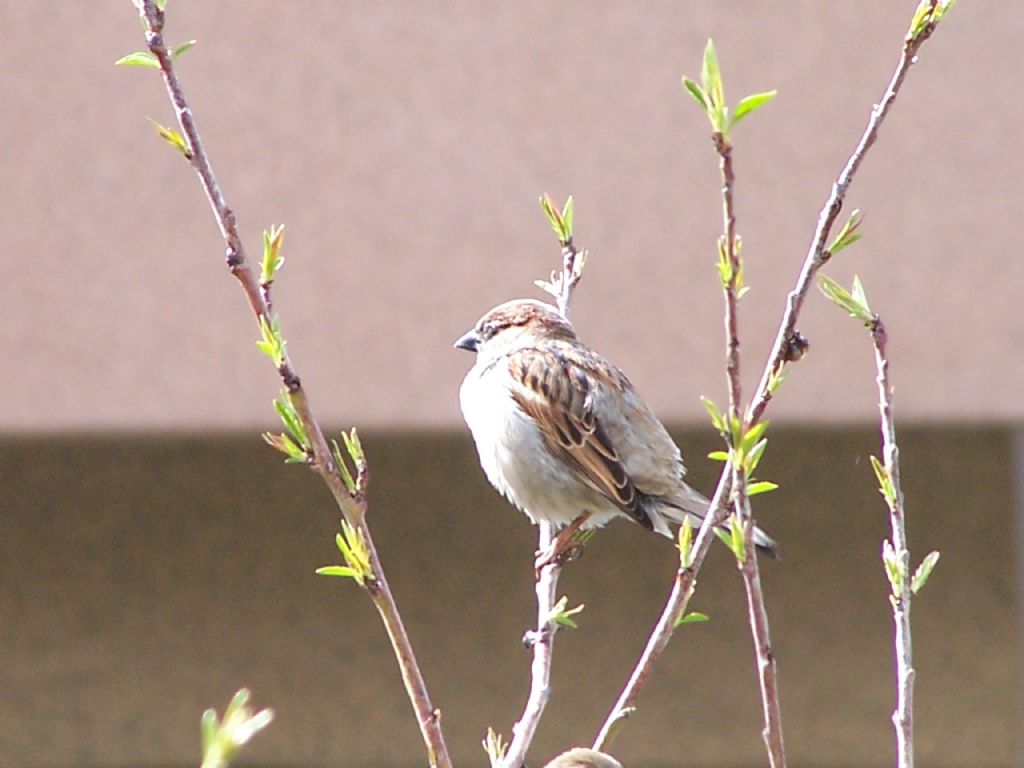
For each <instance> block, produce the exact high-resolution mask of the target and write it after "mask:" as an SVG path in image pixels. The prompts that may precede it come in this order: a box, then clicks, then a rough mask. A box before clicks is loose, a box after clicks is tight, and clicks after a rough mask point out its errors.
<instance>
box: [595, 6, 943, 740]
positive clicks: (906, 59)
mask: <svg viewBox="0 0 1024 768" xmlns="http://www.w3.org/2000/svg"><path fill="white" fill-rule="evenodd" d="M939 7H940V4H939V0H930V2H929V3H928V6H927V9H928V11H929V13H930V14H931V15H930V16H929V17H928V20H927V21H926V22H925V23H924V24H923V25H922V26H921V27H920V28H919V29H917V30H915V29H913V28H912V29H911V32H910V33H908V35H907V37H906V39H905V41H904V45H903V49H902V52H901V55H900V60H899V62H898V64H897V66H896V70H895V71H894V72H893V75H892V77H891V78H890V81H889V84H888V86H887V87H886V90H885V92H884V94H883V96H882V99H881V101H880V102H879V103H878V104H877V105H876V106H875V107H874V108H873V109H872V111H871V116H870V118H869V120H868V124H867V127H866V128H865V130H864V133H863V134H862V136H861V138H860V140H859V141H858V142H857V145H856V147H855V148H854V150H853V153H852V154H851V155H850V157H849V158H848V159H847V161H846V163H845V165H844V166H843V168H842V170H841V171H840V173H839V176H838V177H837V178H836V181H835V182H834V183H833V185H832V191H831V194H830V195H829V197H828V199H827V201H826V203H825V206H824V207H823V208H822V210H821V212H820V214H819V216H818V223H817V226H816V228H815V232H814V237H813V238H812V240H811V245H810V247H809V249H808V251H807V256H806V258H805V259H804V263H803V265H802V267H801V269H800V273H799V275H798V277H797V281H796V285H795V287H794V288H793V290H792V291H791V292H790V293H789V295H788V297H787V301H786V307H785V310H784V312H783V315H782V320H781V322H780V325H779V330H778V333H777V335H776V338H775V341H774V343H773V345H772V351H771V354H770V355H769V357H768V361H767V362H766V363H765V366H764V370H763V372H762V375H761V380H760V383H759V384H758V387H757V389H756V392H755V395H754V397H753V398H752V400H751V402H750V404H749V406H748V408H747V411H746V418H745V422H746V424H747V426H748V427H749V426H753V425H755V424H757V423H758V422H759V421H760V420H761V419H762V418H763V416H764V411H765V409H766V408H767V406H768V403H769V401H770V400H771V398H772V396H773V394H774V392H775V389H776V387H777V385H778V382H779V381H781V377H782V375H783V372H784V369H785V366H786V364H787V363H789V362H792V361H794V360H798V359H800V357H801V356H802V354H803V352H804V350H805V349H806V345H807V342H806V340H805V339H804V338H803V336H802V335H801V334H800V333H799V331H797V328H796V324H797V319H798V318H799V315H800V311H801V309H802V307H803V303H804V299H805V298H806V295H807V291H808V290H809V289H810V286H811V283H812V281H813V278H814V276H815V274H816V273H817V272H818V270H819V269H820V268H821V266H822V265H823V264H824V263H825V262H826V261H828V259H829V258H830V256H831V254H830V253H829V251H828V250H827V248H826V242H827V240H828V237H829V234H830V233H831V231H832V228H833V226H834V224H835V221H836V218H837V216H838V215H839V212H840V210H841V209H842V205H843V201H844V200H845V196H846V191H847V189H848V188H849V186H850V184H851V183H852V181H853V178H854V176H855V175H856V172H857V169H858V168H859V167H860V164H861V163H862V162H863V160H864V157H865V156H866V154H867V151H868V150H869V149H870V148H871V146H872V145H873V144H874V143H875V141H876V139H877V137H878V132H879V129H880V128H881V125H882V122H883V121H884V120H885V117H886V115H887V114H888V112H889V109H890V107H891V106H892V104H893V102H894V101H895V99H896V96H897V95H898V93H899V91H900V88H901V87H902V85H903V82H904V80H905V78H906V76H907V72H908V71H909V69H910V67H911V65H912V64H913V63H915V62H916V60H917V59H916V57H917V53H918V51H919V50H920V48H921V46H922V45H923V43H924V41H925V40H927V39H928V38H929V37H930V36H931V35H932V33H933V32H934V30H935V26H936V24H937V23H938V18H941V16H939V17H938V18H936V15H935V11H936V9H937V8H939ZM916 18H917V16H916V15H915V19H916ZM737 400H738V397H737ZM731 480H732V468H731V467H730V466H728V465H727V466H726V467H725V468H724V469H723V471H722V474H721V476H720V478H719V481H718V486H717V488H716V490H715V494H714V496H713V497H712V500H711V503H710V505H709V508H708V514H707V516H706V517H705V519H704V522H703V523H702V524H701V527H700V531H699V532H698V534H697V537H696V539H695V540H694V546H693V553H692V562H691V564H690V566H689V567H687V568H680V569H679V571H678V572H677V573H676V578H675V582H674V583H673V586H672V591H671V592H670V594H669V597H668V600H667V601H666V603H665V607H664V608H663V609H662V613H661V616H660V617H659V619H658V621H657V623H656V625H655V627H654V630H653V631H652V633H651V636H650V637H649V639H648V641H647V644H646V646H645V647H644V650H643V652H642V653H641V655H640V658H639V659H638V661H637V664H636V666H635V667H634V669H633V672H632V674H631V675H630V678H629V680H628V681H627V683H626V685H625V687H624V688H623V690H622V692H621V694H620V695H619V698H618V700H617V701H616V703H615V705H614V706H613V707H612V710H611V711H610V712H609V714H608V716H607V717H606V719H605V721H604V723H603V724H602V726H601V729H600V730H599V732H598V734H597V737H596V738H595V740H594V744H593V748H594V749H596V750H606V749H607V748H608V745H609V744H610V743H611V739H612V738H613V737H614V735H615V733H616V731H617V728H618V726H619V725H620V724H621V723H622V721H623V720H624V719H625V718H626V717H628V716H629V715H630V713H632V712H633V711H634V710H635V706H636V701H637V698H638V697H639V694H640V692H641V690H642V689H643V687H644V685H645V684H646V682H647V680H648V678H649V677H650V673H651V669H652V667H653V665H654V663H655V662H656V661H657V660H658V658H659V657H660V656H661V654H662V652H663V651H664V649H665V648H666V647H667V645H668V642H669V640H670V639H671V637H672V634H673V632H674V630H675V627H676V624H677V622H678V621H679V619H680V618H681V617H682V616H683V615H684V613H685V611H686V608H687V605H688V604H689V601H690V598H691V597H692V595H693V591H694V588H695V585H696V574H697V572H698V571H699V570H700V567H701V565H703V562H704V558H705V557H706V555H707V552H708V550H709V549H710V546H711V540H712V532H713V530H714V528H715V527H716V526H718V525H720V524H721V523H722V522H723V521H724V518H725V513H726V510H725V506H724V502H725V500H726V499H727V498H728V497H729V494H730V491H731V484H732V483H731ZM752 528H753V527H752V526H751V532H752ZM750 543H751V542H750V540H749V539H748V541H747V549H748V550H749V549H751V547H750ZM772 695H774V696H776V698H777V693H774V694H772Z"/></svg>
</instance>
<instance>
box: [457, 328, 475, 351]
mask: <svg viewBox="0 0 1024 768" xmlns="http://www.w3.org/2000/svg"><path fill="white" fill-rule="evenodd" d="M479 347H480V337H479V336H477V335H476V331H470V332H469V333H467V334H465V335H464V336H460V337H459V339H458V340H457V341H456V342H455V348H456V349H465V350H467V351H469V352H476V351H477V349H478V348H479Z"/></svg>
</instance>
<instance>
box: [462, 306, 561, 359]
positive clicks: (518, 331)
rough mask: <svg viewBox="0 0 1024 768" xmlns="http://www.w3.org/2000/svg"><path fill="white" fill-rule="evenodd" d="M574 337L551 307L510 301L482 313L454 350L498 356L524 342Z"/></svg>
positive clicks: (556, 311)
mask: <svg viewBox="0 0 1024 768" xmlns="http://www.w3.org/2000/svg"><path fill="white" fill-rule="evenodd" d="M575 338H576V332H575V331H573V328H572V325H570V324H569V321H568V320H566V319H565V318H564V317H562V316H561V315H560V314H558V310H556V309H555V308H554V307H553V306H551V305H550V304H546V303H544V302H543V301H536V300H535V299H513V300H512V301H506V302H505V303H504V304H499V305H498V306H496V307H495V308H494V309H492V310H490V311H489V312H487V313H486V314H484V316H483V317H481V318H480V319H479V320H478V321H477V324H476V325H474V326H473V329H472V330H470V331H469V332H468V333H466V334H464V335H462V336H461V337H459V339H457V340H456V342H455V348H456V349H465V350H468V351H470V352H479V353H484V352H486V353H488V354H494V353H498V354H500V353H501V352H504V351H507V350H509V349H515V348H516V347H518V346H521V345H522V344H523V343H524V342H526V343H528V342H532V341H539V340H550V339H566V340H574V339H575Z"/></svg>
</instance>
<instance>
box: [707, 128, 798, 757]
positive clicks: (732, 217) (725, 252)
mask: <svg viewBox="0 0 1024 768" xmlns="http://www.w3.org/2000/svg"><path fill="white" fill-rule="evenodd" d="M713 140H714V144H715V150H716V151H717V152H718V156H719V161H720V162H719V165H720V168H721V174H722V228H723V233H722V239H721V240H720V241H719V242H720V245H719V248H720V250H721V258H723V259H724V261H725V262H726V263H727V264H728V279H723V281H722V289H723V294H724V299H725V347H726V364H725V371H726V378H727V380H728V383H729V417H730V420H731V421H732V422H733V423H739V420H740V391H741V390H740V353H739V348H740V341H739V315H738V309H739V308H738V303H739V298H740V297H739V291H740V290H741V289H742V274H743V272H742V269H743V267H742V262H741V261H740V256H739V242H738V238H737V235H736V209H735V203H734V201H733V189H734V187H735V184H736V175H735V172H734V171H733V165H732V144H731V143H730V142H729V139H728V137H726V136H724V135H722V134H721V133H717V132H716V133H715V134H714V136H713ZM746 430H747V425H746V424H742V425H741V429H740V434H741V435H742V434H743V433H745V432H746ZM729 439H730V444H731V442H732V441H733V440H734V439H735V438H734V437H732V436H730V438H729ZM731 447H732V448H733V451H732V452H731V454H730V455H731V456H732V458H731V459H730V462H729V464H730V466H731V467H732V499H733V507H734V509H735V510H736V519H737V521H738V523H739V525H741V526H743V529H744V531H745V538H746V547H745V555H746V556H745V557H744V558H743V560H742V561H739V562H737V565H738V566H739V570H740V574H741V575H742V578H743V585H744V588H745V590H744V591H745V593H746V596H747V611H748V613H749V616H750V632H751V636H752V638H753V642H754V655H755V658H756V659H757V672H758V682H759V683H760V688H761V707H762V710H763V713H764V734H763V735H764V742H765V746H766V748H767V749H768V758H769V762H770V763H771V765H772V768H785V765H786V753H785V749H784V746H783V738H782V710H781V707H780V704H779V686H778V671H777V669H776V665H775V654H774V653H772V647H771V639H770V635H769V629H768V611H767V609H766V608H765V602H764V592H763V590H762V589H761V575H760V572H759V569H758V563H757V553H756V550H755V547H754V516H753V512H752V510H751V507H750V498H749V497H748V496H747V477H746V469H745V468H744V466H743V463H742V462H741V461H737V459H736V456H737V451H738V449H739V446H735V445H731Z"/></svg>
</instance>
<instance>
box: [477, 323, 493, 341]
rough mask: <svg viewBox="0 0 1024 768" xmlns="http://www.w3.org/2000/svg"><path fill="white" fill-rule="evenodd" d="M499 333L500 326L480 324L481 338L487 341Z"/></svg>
mask: <svg viewBox="0 0 1024 768" xmlns="http://www.w3.org/2000/svg"><path fill="white" fill-rule="evenodd" d="M497 332H498V326H497V325H496V324H494V323H491V322H487V323H480V330H479V331H478V333H479V335H480V338H481V339H484V340H487V339H489V338H491V337H492V336H494V334H496V333H497Z"/></svg>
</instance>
